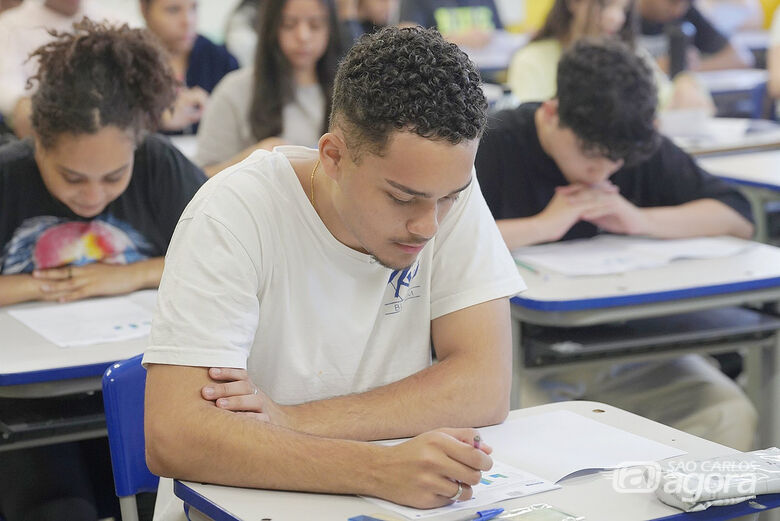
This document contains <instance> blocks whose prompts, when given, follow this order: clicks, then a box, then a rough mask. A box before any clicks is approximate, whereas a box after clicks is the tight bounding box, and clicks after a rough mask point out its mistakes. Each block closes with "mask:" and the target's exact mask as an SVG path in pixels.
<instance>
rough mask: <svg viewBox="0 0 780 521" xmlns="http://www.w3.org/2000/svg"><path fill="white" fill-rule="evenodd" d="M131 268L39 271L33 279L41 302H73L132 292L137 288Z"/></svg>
mask: <svg viewBox="0 0 780 521" xmlns="http://www.w3.org/2000/svg"><path fill="white" fill-rule="evenodd" d="M129 272H130V268H129V267H128V266H127V265H120V264H106V263H102V262H95V263H92V264H87V265H84V266H63V267H60V268H50V269H44V270H35V271H33V273H32V278H33V281H34V283H35V284H36V287H37V289H38V292H39V296H40V300H46V301H57V302H70V301H73V300H79V299H83V298H87V297H96V296H103V295H117V294H122V293H130V292H131V291H134V290H135V289H137V284H136V283H135V281H134V279H133V277H132V276H130V273H129Z"/></svg>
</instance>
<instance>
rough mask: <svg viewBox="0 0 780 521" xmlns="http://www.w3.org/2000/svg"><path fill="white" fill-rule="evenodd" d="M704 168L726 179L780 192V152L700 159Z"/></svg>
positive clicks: (771, 151)
mask: <svg viewBox="0 0 780 521" xmlns="http://www.w3.org/2000/svg"><path fill="white" fill-rule="evenodd" d="M697 161H698V163H699V164H700V165H701V167H702V168H704V169H705V170H707V171H708V172H710V173H711V174H714V175H717V176H719V177H723V178H725V179H728V180H731V181H734V182H737V183H740V184H744V185H748V186H756V187H759V188H767V189H769V190H780V150H766V151H762V152H751V153H742V154H729V155H722V156H710V157H700V158H698V159H697Z"/></svg>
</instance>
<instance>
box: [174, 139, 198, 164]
mask: <svg viewBox="0 0 780 521" xmlns="http://www.w3.org/2000/svg"><path fill="white" fill-rule="evenodd" d="M168 138H169V139H170V140H171V143H172V144H173V146H175V147H176V148H178V149H179V152H181V153H182V154H184V156H185V157H186V158H187V159H189V160H190V161H193V160H194V159H195V154H196V153H197V152H198V138H197V136H194V135H191V134H190V135H181V136H168Z"/></svg>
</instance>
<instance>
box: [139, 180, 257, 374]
mask: <svg viewBox="0 0 780 521" xmlns="http://www.w3.org/2000/svg"><path fill="white" fill-rule="evenodd" d="M212 195H213V194H212ZM196 197H197V196H196ZM201 199H205V198H201ZM193 213H194V216H186V217H183V218H182V220H181V221H180V222H179V224H178V226H177V228H176V231H175V233H174V235H173V239H172V240H171V245H170V247H169V250H168V255H167V256H166V259H165V270H164V272H163V277H162V281H161V283H160V290H159V293H158V297H157V312H156V314H155V316H154V320H153V322H152V333H151V339H150V346H149V348H148V349H147V351H146V353H145V356H144V364H146V363H160V364H175V365H190V366H203V367H240V368H246V360H247V358H248V357H249V352H250V350H251V348H252V344H253V342H254V337H255V331H256V329H257V325H258V317H259V306H260V302H259V299H258V292H259V287H258V285H259V273H260V271H259V270H260V267H259V266H260V265H261V264H262V260H261V258H260V257H261V255H260V254H259V252H258V251H259V240H255V241H254V243H255V244H254V245H250V246H249V247H247V246H246V244H245V243H246V242H247V241H246V240H245V238H243V237H239V236H237V235H236V233H234V231H233V230H235V227H234V226H233V223H236V222H240V221H241V220H242V219H246V221H244V222H251V221H250V219H251V218H250V217H248V216H243V215H242V214H245V213H246V212H245V210H244V208H243V207H242V205H240V204H234V205H232V207H230V206H229V207H227V209H226V210H225V212H224V214H225V215H226V216H227V217H226V222H228V223H229V224H228V225H226V224H224V223H223V222H221V220H220V219H218V218H215V217H213V216H210V215H207V213H205V212H202V211H195V212H193ZM185 214H187V211H186V210H185ZM231 228H232V229H231ZM244 229H246V230H247V234H251V233H252V230H251V226H244Z"/></svg>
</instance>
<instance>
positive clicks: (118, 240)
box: [0, 23, 204, 305]
mask: <svg viewBox="0 0 780 521" xmlns="http://www.w3.org/2000/svg"><path fill="white" fill-rule="evenodd" d="M145 34H146V33H144V32H143V31H141V30H130V29H127V28H126V27H123V28H109V27H107V26H96V25H93V24H91V23H83V24H81V25H78V26H77V28H76V34H75V35H67V34H65V33H62V34H61V35H60V36H59V37H58V38H57V39H56V40H55V41H54V42H52V43H50V44H48V45H47V46H45V47H42V48H41V49H39V50H38V51H36V53H35V58H36V59H38V60H40V62H41V68H40V70H39V73H38V75H37V76H36V81H37V82H38V89H37V91H36V93H35V94H34V95H33V98H32V104H31V107H32V125H33V139H29V140H24V141H19V142H16V143H11V144H8V145H6V146H5V147H3V148H2V149H0V246H1V247H2V249H1V250H0V251H1V253H0V305H5V304H12V303H15V302H24V301H27V300H56V301H69V300H76V299H80V298H84V297H89V296H94V295H111V294H117V293H127V292H130V291H134V290H137V289H141V288H152V287H156V286H157V284H158V283H159V280H160V275H161V274H162V266H163V256H164V255H165V250H166V248H167V246H168V241H169V240H170V238H171V235H172V234H173V228H174V227H175V225H176V221H177V220H178V217H179V214H180V213H181V211H182V210H183V209H184V206H185V205H186V204H187V202H188V201H189V199H190V197H192V195H193V194H194V193H195V191H196V190H197V189H198V187H199V186H200V184H201V183H202V182H203V181H204V177H203V174H202V173H201V172H200V171H199V170H198V169H197V167H195V166H194V165H193V164H192V163H190V162H189V161H187V160H186V159H185V158H184V157H183V156H182V155H181V154H180V153H179V152H178V151H177V150H176V149H175V148H173V147H172V146H170V145H169V144H168V143H167V142H166V141H165V140H163V139H161V138H159V137H156V136H154V135H147V134H148V132H149V131H151V130H153V129H155V128H156V127H157V124H158V122H159V118H160V116H161V114H162V112H163V110H164V109H165V108H166V107H167V106H169V104H170V102H171V100H172V99H173V92H174V91H173V83H172V76H171V72H170V69H169V68H168V67H167V65H166V64H165V62H164V61H163V60H164V59H165V58H164V53H163V51H162V50H161V49H159V48H158V47H157V46H156V45H155V44H154V42H153V40H152V39H150V38H149V37H147V36H145ZM69 53H72V54H69ZM131 53H133V54H131Z"/></svg>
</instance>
